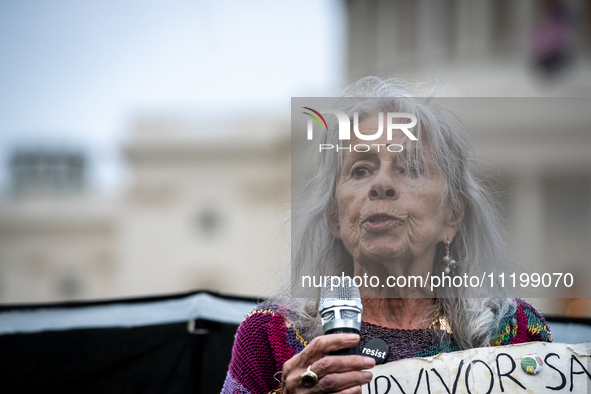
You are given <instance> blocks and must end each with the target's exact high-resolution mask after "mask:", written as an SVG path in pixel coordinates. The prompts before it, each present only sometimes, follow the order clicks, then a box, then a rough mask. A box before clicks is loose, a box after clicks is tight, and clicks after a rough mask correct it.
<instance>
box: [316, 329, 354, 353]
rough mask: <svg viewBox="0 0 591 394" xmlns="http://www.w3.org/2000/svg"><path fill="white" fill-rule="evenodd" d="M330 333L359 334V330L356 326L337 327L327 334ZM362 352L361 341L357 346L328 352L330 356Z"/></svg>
mask: <svg viewBox="0 0 591 394" xmlns="http://www.w3.org/2000/svg"><path fill="white" fill-rule="evenodd" d="M328 334H357V335H359V331H357V330H356V329H354V328H335V329H332V330H328V331H327V332H326V333H325V335H328ZM360 354H361V353H360V352H359V342H358V343H356V344H355V346H353V347H350V348H346V349H339V350H337V351H336V352H330V353H328V355H329V356H359V355H360Z"/></svg>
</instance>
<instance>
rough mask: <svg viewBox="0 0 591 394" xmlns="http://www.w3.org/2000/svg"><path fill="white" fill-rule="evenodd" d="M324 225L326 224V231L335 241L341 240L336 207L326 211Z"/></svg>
mask: <svg viewBox="0 0 591 394" xmlns="http://www.w3.org/2000/svg"><path fill="white" fill-rule="evenodd" d="M326 223H327V224H328V230H329V231H330V233H331V234H332V236H333V237H335V238H336V239H342V237H341V224H340V223H339V213H338V207H336V204H335V206H332V204H331V206H330V207H329V208H328V209H327V210H326Z"/></svg>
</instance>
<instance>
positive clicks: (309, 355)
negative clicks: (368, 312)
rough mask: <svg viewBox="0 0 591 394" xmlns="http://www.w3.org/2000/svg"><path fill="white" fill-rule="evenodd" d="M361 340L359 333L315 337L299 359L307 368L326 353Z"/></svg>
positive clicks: (350, 345)
mask: <svg viewBox="0 0 591 394" xmlns="http://www.w3.org/2000/svg"><path fill="white" fill-rule="evenodd" d="M357 342H359V335H357V334H329V335H321V336H319V337H316V338H314V339H313V340H312V341H311V342H310V343H309V344H308V346H306V347H305V348H304V350H302V352H301V353H300V356H301V357H299V360H300V362H301V365H302V366H305V367H306V368H307V367H308V365H311V364H313V363H314V362H315V361H316V360H318V359H320V358H322V356H324V355H325V354H326V353H330V352H335V351H337V350H340V349H346V348H350V347H352V346H355V344H357Z"/></svg>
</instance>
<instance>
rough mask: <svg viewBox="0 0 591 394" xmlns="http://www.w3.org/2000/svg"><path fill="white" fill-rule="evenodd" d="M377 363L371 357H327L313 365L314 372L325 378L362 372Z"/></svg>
mask: <svg viewBox="0 0 591 394" xmlns="http://www.w3.org/2000/svg"><path fill="white" fill-rule="evenodd" d="M375 364H376V362H375V360H374V359H373V358H371V357H364V356H327V357H323V358H321V359H320V360H318V361H316V362H315V363H314V364H312V368H311V369H312V371H314V373H316V374H317V375H318V376H325V375H328V374H331V373H335V372H349V371H360V370H362V369H370V368H373V367H374V366H375Z"/></svg>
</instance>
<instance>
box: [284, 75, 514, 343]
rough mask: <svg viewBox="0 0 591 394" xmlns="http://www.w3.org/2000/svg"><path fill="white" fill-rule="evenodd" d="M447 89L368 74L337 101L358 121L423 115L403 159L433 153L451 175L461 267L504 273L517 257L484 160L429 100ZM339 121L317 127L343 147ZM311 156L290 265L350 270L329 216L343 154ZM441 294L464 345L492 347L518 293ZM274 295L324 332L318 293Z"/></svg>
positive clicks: (296, 318) (455, 253) (443, 310)
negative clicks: (459, 217)
mask: <svg viewBox="0 0 591 394" xmlns="http://www.w3.org/2000/svg"><path fill="white" fill-rule="evenodd" d="M445 89H447V86H443V85H441V84H438V83H419V82H408V81H405V80H400V79H389V80H381V79H379V78H375V77H367V78H363V79H361V80H359V81H358V82H356V83H354V84H353V85H351V86H349V87H348V88H347V89H346V90H345V91H344V93H343V95H342V97H343V98H345V99H343V100H341V101H342V102H339V103H337V105H336V107H337V108H339V109H341V110H343V111H344V112H346V113H347V115H349V116H350V117H352V115H353V112H358V113H359V121H360V122H361V120H362V119H363V118H364V117H367V116H369V115H372V114H377V113H378V112H405V113H411V114H414V115H415V116H416V117H417V120H418V123H417V126H416V127H415V128H414V129H413V130H414V133H415V135H416V136H417V137H418V141H416V142H414V145H410V143H406V146H405V149H406V150H407V154H406V158H405V160H409V161H414V162H417V161H421V160H423V159H424V155H425V154H428V155H429V159H430V160H431V161H432V162H433V163H434V164H435V167H436V168H437V171H439V172H440V173H441V174H443V176H444V178H445V180H446V181H447V189H448V191H447V194H446V195H445V196H444V199H443V201H442V204H448V206H449V207H451V209H452V210H453V212H455V213H458V214H461V213H463V222H462V224H461V227H460V228H459V230H458V232H457V234H456V236H455V238H454V239H453V241H452V243H451V245H450V251H451V255H452V258H454V259H455V260H456V261H458V263H459V264H458V268H457V271H456V274H457V275H462V276H463V275H464V273H465V274H467V275H468V276H472V275H473V274H476V275H478V273H482V272H487V273H493V275H494V277H498V276H497V273H499V272H501V271H504V270H506V269H507V268H508V267H511V266H513V264H514V261H513V258H512V256H511V255H510V254H509V252H508V248H507V245H508V243H507V240H506V238H505V236H504V234H505V231H504V225H503V223H502V220H501V217H502V215H500V210H499V206H498V205H497V203H495V201H494V200H493V199H492V198H491V193H489V192H487V190H486V189H485V187H484V185H483V183H484V182H483V180H482V179H481V178H479V177H478V176H477V174H479V172H478V171H479V170H478V168H479V163H478V162H477V161H476V160H475V159H474V157H473V150H472V146H471V145H472V144H471V140H470V138H469V137H468V136H467V134H466V133H465V132H464V130H463V128H462V126H461V125H460V124H459V122H457V121H453V120H452V119H453V117H452V116H450V114H449V113H446V112H445V111H444V110H442V109H440V108H437V107H436V106H434V105H433V104H431V101H432V100H431V99H432V98H433V97H434V96H436V95H438V94H440V93H441V92H442V91H444V90H445ZM418 97H425V98H418ZM348 98H358V99H354V100H349V99H348ZM370 98H371V99H372V100H368V99H370ZM375 98H381V99H379V100H375ZM330 118H334V117H330ZM335 126H336V121H332V124H331V125H329V128H328V129H329V130H328V132H327V133H316V134H317V136H316V137H317V138H315V140H316V141H315V142H318V143H324V144H333V145H334V146H337V145H338V142H339V140H338V131H337V127H335ZM407 140H408V139H407ZM421 144H426V146H427V148H428V149H427V150H425V149H420V147H421ZM313 145H314V146H315V147H316V148H317V147H318V145H317V144H313ZM425 152H428V153H425ZM310 159H311V160H314V167H313V171H312V174H313V176H312V177H311V179H309V181H308V182H307V183H306V184H305V185H304V187H303V188H302V189H301V190H299V191H294V195H293V198H292V217H291V247H292V251H291V259H292V260H291V264H292V268H293V267H296V269H297V270H298V273H301V272H306V273H307V275H310V274H311V273H315V274H318V275H331V274H336V275H339V274H340V273H341V272H345V273H347V274H349V275H351V274H352V272H353V271H352V270H353V259H352V257H351V255H350V254H349V252H348V251H347V249H346V248H345V246H344V245H343V243H342V241H340V240H337V239H335V238H334V237H333V235H332V234H331V232H330V230H329V228H328V223H327V215H328V216H331V215H336V214H337V213H336V212H337V210H336V207H337V202H336V198H335V190H336V185H337V180H338V177H339V174H340V171H341V162H342V155H340V154H326V155H318V154H317V153H316V154H314V155H311V156H310ZM418 192H419V193H420V190H419V191H418ZM443 253H444V245H443V244H440V245H439V247H438V252H437V256H436V259H435V260H436V261H435V262H434V264H433V273H432V274H433V275H437V274H440V273H441V269H442V268H441V266H440V264H438V262H439V261H440V259H441V257H443ZM292 277H298V275H292ZM290 286H293V283H292V284H290ZM288 287H289V286H286V287H284V290H285V288H288ZM435 297H436V306H435V308H436V312H437V313H439V314H440V315H442V316H443V317H445V319H446V321H447V322H448V324H449V325H450V326H451V328H452V330H453V334H452V335H453V337H454V339H455V340H456V342H457V343H458V345H459V346H460V348H461V349H468V348H473V347H480V346H487V345H488V344H489V343H490V341H491V339H494V336H495V335H498V328H499V324H500V320H501V319H502V318H503V317H504V316H506V315H507V314H509V313H513V312H514V308H515V302H514V300H513V299H508V298H498V297H496V296H491V294H490V293H489V294H486V293H485V290H483V289H478V288H472V287H459V288H456V287H446V288H438V289H436V292H435ZM276 301H279V302H280V303H281V304H282V305H284V306H285V309H286V310H287V311H289V312H288V315H287V319H288V321H289V322H290V323H292V324H294V325H295V326H296V327H300V328H301V332H302V335H304V337H306V338H307V339H308V340H311V339H312V338H314V337H315V336H317V335H321V334H322V329H321V324H320V320H319V316H318V303H319V295H318V296H316V297H314V298H308V299H303V298H291V297H287V296H279V297H278V299H277V300H276Z"/></svg>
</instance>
